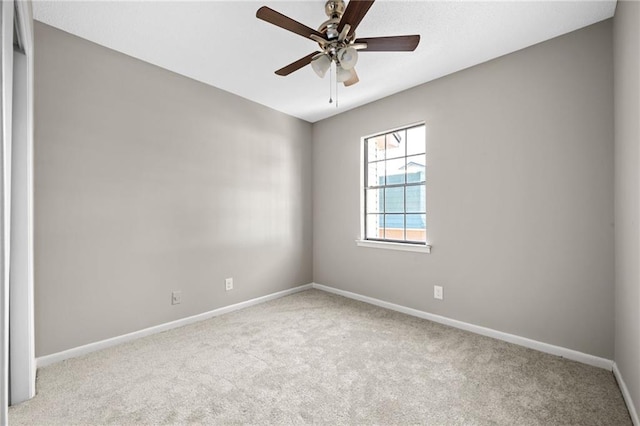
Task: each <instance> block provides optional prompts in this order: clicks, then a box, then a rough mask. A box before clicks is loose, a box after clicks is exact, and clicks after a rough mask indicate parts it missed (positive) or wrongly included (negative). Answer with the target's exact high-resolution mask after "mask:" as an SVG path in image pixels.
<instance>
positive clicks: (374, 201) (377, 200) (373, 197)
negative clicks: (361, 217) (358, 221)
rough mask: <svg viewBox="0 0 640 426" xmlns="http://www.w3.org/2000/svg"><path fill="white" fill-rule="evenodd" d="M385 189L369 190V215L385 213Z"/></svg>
mask: <svg viewBox="0 0 640 426" xmlns="http://www.w3.org/2000/svg"><path fill="white" fill-rule="evenodd" d="M383 203H384V189H382V188H380V189H367V213H378V212H381V211H383V210H382V206H383Z"/></svg>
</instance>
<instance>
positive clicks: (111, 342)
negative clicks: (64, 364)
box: [36, 284, 313, 368]
mask: <svg viewBox="0 0 640 426" xmlns="http://www.w3.org/2000/svg"><path fill="white" fill-rule="evenodd" d="M312 286H313V285H312V284H305V285H301V286H298V287H294V288H290V289H287V290H282V291H279V292H277V293H271V294H267V295H266V296H261V297H256V298H255V299H251V300H247V301H245V302H240V303H236V304H234V305H229V306H224V307H222V308H218V309H214V310H212V311H209V312H204V313H202V314H198V315H193V316H190V317H187V318H182V319H179V320H176V321H171V322H167V323H164V324H160V325H156V326H153V327H149V328H145V329H143V330H138V331H134V332H132V333H128V334H123V335H122V336H116V337H112V338H110V339H106V340H101V341H99V342H94V343H89V344H87V345H83V346H78V347H76V348H72V349H67V350H66V351H62V352H57V353H54V354H51V355H45V356H41V357H38V358H36V365H37V367H38V368H40V367H45V366H47V365H50V364H54V363H56V362H60V361H64V360H65V359H69V358H75V357H78V356H81V355H85V354H88V353H90V352H95V351H98V350H100V349H105V348H108V347H111V346H115V345H119V344H121V343H124V342H129V341H131V340H135V339H139V338H141V337H145V336H149V335H151V334H156V333H161V332H163V331H167V330H171V329H173V328H177V327H182V326H185V325H188V324H193V323H194V322H198V321H203V320H206V319H209V318H213V317H216V316H218V315H222V314H226V313H229V312H233V311H237V310H239V309H244V308H248V307H249V306H253V305H258V304H260V303H264V302H267V301H269V300H274V299H279V298H281V297H284V296H288V295H290V294H293V293H298V292H300V291H304V290H309V289H311V288H312Z"/></svg>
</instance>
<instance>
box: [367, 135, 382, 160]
mask: <svg viewBox="0 0 640 426" xmlns="http://www.w3.org/2000/svg"><path fill="white" fill-rule="evenodd" d="M367 157H368V160H367V161H376V160H384V135H382V136H376V137H375V138H369V139H367Z"/></svg>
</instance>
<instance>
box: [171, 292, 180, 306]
mask: <svg viewBox="0 0 640 426" xmlns="http://www.w3.org/2000/svg"><path fill="white" fill-rule="evenodd" d="M181 302H182V292H181V291H172V292H171V304H172V305H179V304H180V303H181Z"/></svg>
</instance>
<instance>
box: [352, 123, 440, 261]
mask: <svg viewBox="0 0 640 426" xmlns="http://www.w3.org/2000/svg"><path fill="white" fill-rule="evenodd" d="M421 125H423V126H425V129H426V123H425V122H424V121H420V122H416V123H411V124H406V125H403V126H399V127H396V128H393V129H389V130H385V131H382V132H376V133H372V134H370V135H366V136H363V137H361V138H360V236H359V237H358V238H356V245H357V246H359V247H367V248H377V249H387V250H399V251H409V252H418V253H431V244H429V241H428V239H427V241H426V242H425V243H424V244H423V243H412V242H396V241H393V242H392V241H377V240H368V239H367V238H366V234H365V228H366V205H365V203H366V200H365V195H364V194H365V172H366V169H367V164H366V162H367V159H366V158H365V156H364V154H365V144H366V141H367V139H369V138H372V137H375V136H379V135H384V134H387V133H392V132H396V131H400V130H405V129H408V128H411V127H416V126H421ZM425 144H426V140H425ZM425 149H426V147H425ZM425 191H426V184H425ZM427 214H428V212H427ZM427 223H428V222H427ZM427 236H428V234H427Z"/></svg>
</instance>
